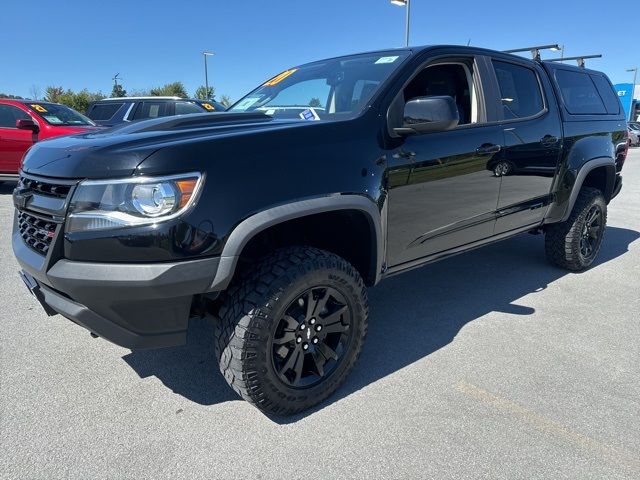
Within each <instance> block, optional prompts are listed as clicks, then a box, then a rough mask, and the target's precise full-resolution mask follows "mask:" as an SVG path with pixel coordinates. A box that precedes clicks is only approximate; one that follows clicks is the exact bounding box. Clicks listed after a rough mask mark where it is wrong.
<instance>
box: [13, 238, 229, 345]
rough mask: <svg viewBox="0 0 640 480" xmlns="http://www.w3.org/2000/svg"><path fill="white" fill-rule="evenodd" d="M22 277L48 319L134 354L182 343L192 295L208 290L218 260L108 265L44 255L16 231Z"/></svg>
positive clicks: (16, 253) (184, 339)
mask: <svg viewBox="0 0 640 480" xmlns="http://www.w3.org/2000/svg"><path fill="white" fill-rule="evenodd" d="M12 243H13V250H14V253H15V255H16V258H17V259H18V262H19V263H20V266H21V267H22V269H23V270H22V272H21V276H22V278H23V280H24V282H25V284H26V285H27V287H28V288H29V289H30V290H31V292H32V293H33V294H34V296H35V297H36V298H37V299H38V301H39V302H40V303H41V304H42V306H43V307H44V309H45V311H46V312H47V313H48V314H49V315H54V314H56V313H59V314H61V315H62V316H64V317H66V318H68V319H69V320H72V321H73V322H75V323H77V324H78V325H81V326H83V327H85V328H86V329H88V330H89V331H91V332H92V333H94V334H96V335H98V336H100V337H102V338H105V339H107V340H109V341H111V342H113V343H115V344H117V345H120V346H122V347H126V348H129V349H132V350H137V349H147V348H159V347H171V346H177V345H183V344H184V343H185V342H186V334H187V326H188V321H189V312H190V309H191V303H192V300H193V296H194V295H196V294H201V293H206V292H208V291H209V289H210V286H211V283H212V281H213V278H214V277H215V274H216V271H217V269H218V263H219V258H205V259H198V260H189V261H182V262H174V263H147V264H107V263H89V262H72V261H69V260H66V259H61V260H58V261H57V262H56V263H55V264H53V266H51V268H49V269H48V270H47V269H46V268H45V265H44V262H43V258H44V257H42V256H40V255H38V253H36V252H34V251H33V250H31V249H30V248H29V247H28V246H27V245H26V244H25V243H24V242H23V241H22V238H21V237H20V235H19V234H16V233H15V232H14V235H13V242H12Z"/></svg>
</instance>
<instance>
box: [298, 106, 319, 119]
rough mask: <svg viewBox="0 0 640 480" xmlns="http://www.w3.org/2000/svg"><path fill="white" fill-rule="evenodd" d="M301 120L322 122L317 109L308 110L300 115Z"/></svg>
mask: <svg viewBox="0 0 640 480" xmlns="http://www.w3.org/2000/svg"><path fill="white" fill-rule="evenodd" d="M300 118H301V119H302V120H307V121H310V122H313V121H316V120H320V116H319V115H318V113H317V112H316V110H315V108H308V109H306V110H305V111H303V112H302V113H301V114H300Z"/></svg>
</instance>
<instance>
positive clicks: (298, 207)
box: [209, 194, 384, 291]
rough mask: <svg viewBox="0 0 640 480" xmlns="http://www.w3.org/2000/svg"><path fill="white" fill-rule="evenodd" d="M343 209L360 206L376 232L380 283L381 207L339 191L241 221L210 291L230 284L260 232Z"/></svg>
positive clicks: (362, 198)
mask: <svg viewBox="0 0 640 480" xmlns="http://www.w3.org/2000/svg"><path fill="white" fill-rule="evenodd" d="M339 210H358V211H361V212H363V213H364V214H365V215H367V217H368V219H369V222H370V224H371V228H372V232H373V233H375V247H376V250H375V252H374V254H375V257H376V258H375V267H376V272H375V283H377V282H378V280H379V278H380V273H381V271H382V265H383V262H384V236H383V231H382V221H381V215H380V210H379V209H378V206H377V204H376V203H375V202H374V201H373V200H371V199H370V198H368V197H366V196H364V195H342V194H335V195H329V196H323V197H317V198H310V199H306V200H300V201H296V202H292V203H287V204H284V205H278V206H276V207H272V208H269V209H267V210H263V211H261V212H258V213H256V214H254V215H252V216H250V217H248V218H246V219H245V220H243V221H242V222H240V223H239V224H238V225H237V226H236V227H235V228H234V229H233V231H232V232H231V234H230V235H229V238H228V239H227V242H226V243H225V245H224V248H223V249H222V254H221V255H220V263H219V265H218V269H217V271H216V274H215V277H214V279H213V282H212V283H211V286H210V288H209V291H220V290H224V289H226V288H227V287H228V285H229V283H230V282H231V279H232V278H233V274H234V272H235V269H236V266H237V264H238V260H239V258H240V255H241V253H242V250H243V249H244V247H245V246H246V245H247V244H248V243H249V241H250V240H251V239H252V238H253V237H255V236H256V235H257V234H259V233H260V232H262V231H264V230H266V229H267V228H270V227H273V226H274V225H278V224H280V223H283V222H286V221H289V220H293V219H296V218H301V217H306V216H309V215H314V214H318V213H326V212H333V211H339Z"/></svg>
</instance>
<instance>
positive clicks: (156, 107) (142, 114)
mask: <svg viewBox="0 0 640 480" xmlns="http://www.w3.org/2000/svg"><path fill="white" fill-rule="evenodd" d="M166 107H167V102H153V101H151V102H142V103H141V104H140V105H138V108H137V109H136V113H135V114H134V116H133V119H134V120H143V119H149V118H158V117H164V116H165V115H166V113H165V112H166Z"/></svg>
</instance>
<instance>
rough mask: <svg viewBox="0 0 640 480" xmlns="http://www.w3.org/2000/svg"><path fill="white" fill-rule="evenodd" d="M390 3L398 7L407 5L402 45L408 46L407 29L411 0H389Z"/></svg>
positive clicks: (408, 28) (409, 19) (409, 23)
mask: <svg viewBox="0 0 640 480" xmlns="http://www.w3.org/2000/svg"><path fill="white" fill-rule="evenodd" d="M391 3H393V4H394V5H398V6H400V7H407V23H406V27H405V31H404V46H405V47H408V46H409V30H410V28H411V0H391Z"/></svg>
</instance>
